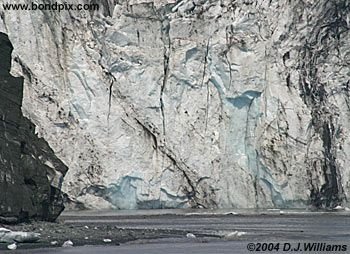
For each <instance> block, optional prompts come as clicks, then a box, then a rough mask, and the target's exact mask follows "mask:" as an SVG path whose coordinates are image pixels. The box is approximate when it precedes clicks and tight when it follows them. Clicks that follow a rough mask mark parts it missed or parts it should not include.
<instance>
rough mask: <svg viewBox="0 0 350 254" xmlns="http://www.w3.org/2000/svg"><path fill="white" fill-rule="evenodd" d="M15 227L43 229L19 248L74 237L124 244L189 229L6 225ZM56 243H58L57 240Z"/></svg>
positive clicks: (78, 243)
mask: <svg viewBox="0 0 350 254" xmlns="http://www.w3.org/2000/svg"><path fill="white" fill-rule="evenodd" d="M4 227H6V228H8V229H10V230H13V231H26V232H35V233H40V234H41V238H40V240H39V241H38V242H36V243H18V244H17V249H33V248H47V247H61V246H62V244H63V243H64V242H65V241H67V240H71V241H72V242H73V244H74V246H83V245H120V244H121V243H126V242H129V241H135V240H142V239H157V238H185V237H186V233H187V232H186V231H181V230H167V229H129V228H121V227H118V226H114V225H109V224H106V223H104V224H96V223H84V224H80V223H74V224H70V223H62V222H57V223H50V222H33V223H22V224H18V225H5V226H4ZM54 243H55V244H54ZM8 245H9V243H0V250H7V246H8Z"/></svg>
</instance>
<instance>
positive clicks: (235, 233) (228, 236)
mask: <svg viewBox="0 0 350 254" xmlns="http://www.w3.org/2000/svg"><path fill="white" fill-rule="evenodd" d="M246 234H247V233H246V232H242V231H233V232H230V233H227V234H226V235H225V236H224V238H225V239H227V240H232V239H237V238H238V237H241V236H243V235H246Z"/></svg>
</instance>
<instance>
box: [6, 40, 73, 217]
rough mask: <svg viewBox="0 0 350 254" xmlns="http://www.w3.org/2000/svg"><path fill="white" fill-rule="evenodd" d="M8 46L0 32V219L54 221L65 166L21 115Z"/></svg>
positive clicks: (20, 83)
mask: <svg viewBox="0 0 350 254" xmlns="http://www.w3.org/2000/svg"><path fill="white" fill-rule="evenodd" d="M12 50H13V47H12V44H11V42H10V41H9V39H8V37H7V35H6V34H4V33H0V59H1V61H0V222H2V223H6V222H7V223H15V222H20V221H24V220H28V219H38V220H48V221H53V220H55V219H56V218H57V216H58V215H59V214H60V213H61V212H62V211H63V209H64V206H63V199H62V193H61V191H60V188H61V183H62V180H63V176H64V175H65V173H66V171H67V167H66V166H65V165H64V164H63V163H62V162H61V161H60V160H59V159H58V158H57V157H56V156H55V155H54V152H53V151H52V149H51V148H50V147H49V145H48V144H47V142H46V141H45V140H44V139H42V138H38V137H37V136H36V135H35V133H34V131H35V126H34V125H33V124H32V123H31V122H30V121H29V120H28V119H27V118H25V117H24V116H23V114H22V111H21V106H22V98H23V78H16V77H13V76H11V74H10V69H11V53H12ZM48 165H49V166H48Z"/></svg>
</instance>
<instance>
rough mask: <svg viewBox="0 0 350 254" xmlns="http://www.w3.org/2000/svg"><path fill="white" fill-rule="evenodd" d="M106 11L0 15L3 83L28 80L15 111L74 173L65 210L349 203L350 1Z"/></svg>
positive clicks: (173, 4)
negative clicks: (5, 41) (9, 46)
mask: <svg viewBox="0 0 350 254" xmlns="http://www.w3.org/2000/svg"><path fill="white" fill-rule="evenodd" d="M0 2H4V1H3V0H2V1H0ZM49 2H52V1H49ZM72 2H74V3H78V2H81V1H78V0H75V1H72ZM100 6H101V10H100V11H96V12H77V11H69V12H68V11H63V12H60V13H57V12H52V11H36V12H34V11H32V12H28V11H4V10H1V13H0V14H1V15H0V16H1V20H0V31H3V32H6V33H7V34H9V37H10V40H11V42H12V43H13V44H14V48H15V52H14V54H13V56H14V57H13V58H14V61H13V64H14V66H13V68H12V72H13V74H15V75H18V76H23V77H24V80H25V88H24V102H23V106H22V110H23V112H24V113H25V115H26V116H27V117H28V118H30V119H31V121H32V122H34V123H35V125H36V126H37V132H38V133H39V135H41V136H42V137H44V138H45V140H46V141H47V142H48V143H49V144H50V146H51V147H52V148H53V150H54V151H55V154H56V155H57V156H58V157H59V158H60V159H61V160H62V161H63V162H64V163H65V164H66V165H67V166H68V167H69V171H68V173H67V175H66V177H65V180H64V190H65V191H66V192H67V193H68V195H69V197H70V199H71V200H72V201H73V202H76V203H82V204H83V205H84V206H86V207H88V208H118V209H123V208H126V209H137V208H169V207H179V208H186V207H207V208H213V207H237V208H255V207H304V206H306V205H308V204H312V205H314V206H316V207H333V206H336V205H338V204H341V203H343V202H345V199H346V197H347V196H349V194H350V182H349V178H350V170H349V169H348V168H347V166H346V165H348V164H349V159H348V158H350V156H349V152H350V141H349V126H350V125H349V119H350V118H349V116H350V115H349V61H350V60H349V56H350V51H349V41H350V40H349V32H348V30H349V20H350V17H349V13H350V12H349V8H350V7H349V2H348V1H347V0H338V1H335V0H334V1H326V0H321V1H314V0H308V1H302V0H300V1H299V0H298V1H287V0H279V1H266V0H256V1H250V0H249V1H248V0H238V1H229V0H221V1H209V0H196V1H172V0H168V1H155V0H133V1H122V0H120V1H111V0H104V1H100ZM16 59H17V60H16Z"/></svg>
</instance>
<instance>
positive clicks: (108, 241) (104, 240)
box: [103, 238, 112, 243]
mask: <svg viewBox="0 0 350 254" xmlns="http://www.w3.org/2000/svg"><path fill="white" fill-rule="evenodd" d="M103 242H105V243H111V242H112V240H111V239H108V238H106V239H103Z"/></svg>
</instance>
